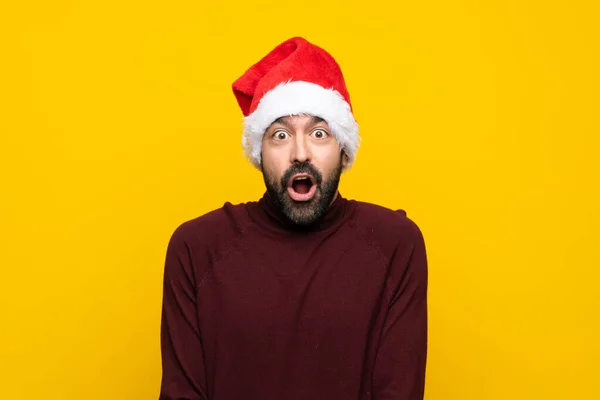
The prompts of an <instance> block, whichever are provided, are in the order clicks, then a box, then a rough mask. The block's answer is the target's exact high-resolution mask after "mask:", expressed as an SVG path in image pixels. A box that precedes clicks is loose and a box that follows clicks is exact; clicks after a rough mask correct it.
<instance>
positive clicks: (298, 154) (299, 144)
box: [290, 134, 311, 164]
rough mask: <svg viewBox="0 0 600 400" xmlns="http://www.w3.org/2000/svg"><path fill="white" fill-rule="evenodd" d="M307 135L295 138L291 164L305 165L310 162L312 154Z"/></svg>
mask: <svg viewBox="0 0 600 400" xmlns="http://www.w3.org/2000/svg"><path fill="white" fill-rule="evenodd" d="M306 136H307V135H304V134H298V135H295V137H294V145H293V149H292V152H291V156H292V157H291V160H290V161H291V162H292V164H295V163H304V162H308V161H310V158H311V152H310V146H309V143H308V140H307V137H306Z"/></svg>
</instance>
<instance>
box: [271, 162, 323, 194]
mask: <svg viewBox="0 0 600 400" xmlns="http://www.w3.org/2000/svg"><path fill="white" fill-rule="evenodd" d="M296 174H309V175H311V176H312V177H313V178H314V179H315V184H316V185H320V184H321V182H323V174H321V173H320V172H319V170H317V169H316V168H315V167H314V166H312V165H311V164H310V163H307V162H303V163H298V164H294V165H292V166H291V167H290V168H288V170H287V171H285V173H284V174H283V176H282V177H281V182H280V183H281V187H282V188H285V187H287V184H288V182H289V181H290V179H291V178H292V176H294V175H296Z"/></svg>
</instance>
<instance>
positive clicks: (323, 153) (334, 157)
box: [314, 146, 341, 179]
mask: <svg viewBox="0 0 600 400" xmlns="http://www.w3.org/2000/svg"><path fill="white" fill-rule="evenodd" d="M319 150H320V151H318V152H317V157H315V158H314V164H315V166H316V167H317V168H318V169H319V171H321V173H322V174H323V179H327V177H328V176H329V174H331V172H332V171H333V170H335V169H336V168H337V167H338V165H339V163H340V161H341V160H340V158H341V153H340V149H339V147H338V146H331V147H330V148H323V149H319Z"/></svg>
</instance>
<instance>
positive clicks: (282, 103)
mask: <svg viewBox="0 0 600 400" xmlns="http://www.w3.org/2000/svg"><path fill="white" fill-rule="evenodd" d="M298 114H309V115H313V116H315V117H320V118H323V119H324V120H325V121H326V122H327V124H328V125H329V129H330V130H331V133H332V134H333V136H334V137H335V138H336V139H337V141H338V143H339V144H340V146H341V147H342V149H343V150H344V152H345V153H346V155H347V156H348V164H347V166H346V169H347V168H349V167H350V166H351V165H352V163H353V162H354V159H355V158H356V152H357V151H358V147H359V142H360V136H359V129H358V124H357V123H356V120H355V119H354V116H353V115H352V111H351V109H350V105H349V104H348V102H347V101H346V100H345V99H344V97H343V96H342V95H341V94H340V93H339V92H338V91H337V90H334V89H325V88H324V87H322V86H320V85H317V84H315V83H311V82H304V81H293V82H284V83H281V84H279V85H278V86H276V87H275V88H273V89H272V90H270V91H268V92H267V93H266V94H265V95H264V96H263V97H262V99H261V100H260V102H259V104H258V106H257V107H256V110H255V111H254V112H253V113H252V114H250V115H248V116H247V117H244V134H243V137H242V146H243V147H244V150H245V153H246V156H247V157H248V159H249V160H250V162H251V163H252V164H253V165H254V166H255V167H257V168H259V169H260V163H261V147H262V138H263V135H264V133H265V131H266V130H267V128H268V127H269V126H270V125H271V124H272V123H273V121H275V120H276V119H277V118H280V117H283V116H288V115H298Z"/></svg>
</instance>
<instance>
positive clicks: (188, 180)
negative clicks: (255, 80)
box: [0, 0, 600, 400]
mask: <svg viewBox="0 0 600 400" xmlns="http://www.w3.org/2000/svg"><path fill="white" fill-rule="evenodd" d="M595 3H596V2H595V1H589V2H584V1H566V0H565V1H563V2H557V1H518V0H509V1H500V0H495V1H485V0H481V1H464V0H459V1H400V2H392V1H390V2H377V1H365V2H348V1H323V2H321V1H315V0H307V1H296V2H285V1H276V2H275V1H264V0H255V1H239V2H226V1H221V2H204V1H198V0H196V1H192V0H189V1H169V2H167V1H164V2H147V1H140V0H135V1H115V0H110V1H93V2H91V1H79V2H76V1H66V0H57V1H46V2H42V1H38V2H32V1H26V2H23V1H21V2H18V1H14V2H8V1H7V2H3V4H2V5H1V6H0V57H1V63H0V101H1V103H0V135H1V141H0V168H1V169H0V171H1V172H0V174H1V175H0V176H1V181H0V182H1V186H0V188H1V196H0V218H1V219H0V223H1V225H0V226H1V230H0V235H1V236H0V240H1V241H0V246H1V249H0V260H1V261H0V262H1V271H0V272H1V278H0V306H1V310H0V323H1V324H2V326H1V329H0V351H1V353H0V381H1V384H0V387H1V391H2V392H1V393H0V397H1V398H3V399H27V400H29V399H86V400H88V399H89V400H96V399H139V400H142V399H152V398H156V397H157V394H158V386H159V380H160V351H159V324H160V321H159V319H160V305H161V296H162V293H161V284H162V268H163V261H164V253H165V249H166V244H167V241H168V239H169V236H170V234H171V232H172V231H173V229H175V227H176V226H177V225H178V224H179V223H181V222H183V221H184V220H187V219H190V218H194V217H196V216H198V215H200V214H202V213H204V212H206V211H208V210H211V209H213V208H216V207H219V206H221V205H222V203H223V202H224V201H226V200H229V201H232V202H234V203H236V202H241V201H246V200H254V199H256V198H258V197H259V196H260V195H261V194H262V191H263V183H262V180H261V176H260V174H259V173H258V172H257V171H255V170H254V169H253V168H252V167H251V166H250V164H249V163H248V162H247V161H246V160H245V159H244V158H243V156H242V149H241V144H240V140H241V133H240V132H241V113H240V111H239V109H238V108H237V105H236V103H235V99H234V97H233V95H232V93H231V90H230V85H231V83H232V82H233V80H234V79H236V78H237V77H238V76H239V75H240V74H241V73H243V71H244V70H245V69H246V68H247V67H249V66H250V65H251V64H252V63H253V62H255V61H257V60H258V58H260V57H262V56H263V55H264V54H266V53H267V52H268V51H269V50H270V49H271V48H272V47H274V46H275V45H276V44H278V43H279V42H281V41H283V40H285V39H287V38H288V37H291V36H295V35H302V36H305V37H306V38H307V39H309V40H311V41H314V42H315V43H317V44H319V45H321V46H323V47H325V48H326V49H328V50H329V51H330V52H331V53H332V54H333V55H334V56H335V57H336V58H337V59H338V61H339V62H340V64H341V65H342V67H343V69H344V73H345V75H346V80H347V84H348V87H349V89H350V92H351V95H352V100H353V104H354V107H355V110H356V115H357V119H358V121H359V123H360V124H361V126H362V135H363V141H362V147H361V149H360V151H359V154H358V160H357V163H356V165H355V166H354V167H353V169H352V170H351V171H350V172H349V173H348V174H347V175H345V176H344V177H343V182H342V187H341V189H342V193H343V194H344V195H345V196H346V197H350V198H357V199H361V200H366V201H372V202H376V203H379V204H382V205H385V206H388V207H392V208H404V209H406V210H407V211H408V214H409V216H411V217H412V218H413V219H414V220H415V221H416V222H417V223H418V224H419V225H420V226H421V228H422V230H423V232H424V234H425V236H426V240H427V245H428V253H429V261H430V293H429V304H430V346H429V363H428V375H427V390H426V398H427V400H482V399H494V400H496V399H498V400H500V399H502V400H514V399H578V400H592V399H593V400H598V399H600V383H599V382H600V366H599V363H600V296H599V285H600V272H599V271H600V256H599V251H598V246H599V245H598V241H599V239H600V235H599V233H598V230H599V228H600V215H599V208H600V207H599V204H600V196H599V194H598V184H599V180H600V179H599V177H598V173H599V172H600V169H599V166H598V164H599V161H598V156H599V146H598V144H599V139H598V134H599V133H600V129H599V123H598V111H599V109H600V102H599V93H600V91H599V90H600V85H599V79H598V74H599V72H598V71H599V66H600V65H599V63H598V58H599V53H600V48H599V46H598V37H599V35H598V34H599V30H598V28H597V25H598V20H599V13H598V8H597V6H596V5H595ZM232 379H233V377H232Z"/></svg>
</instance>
